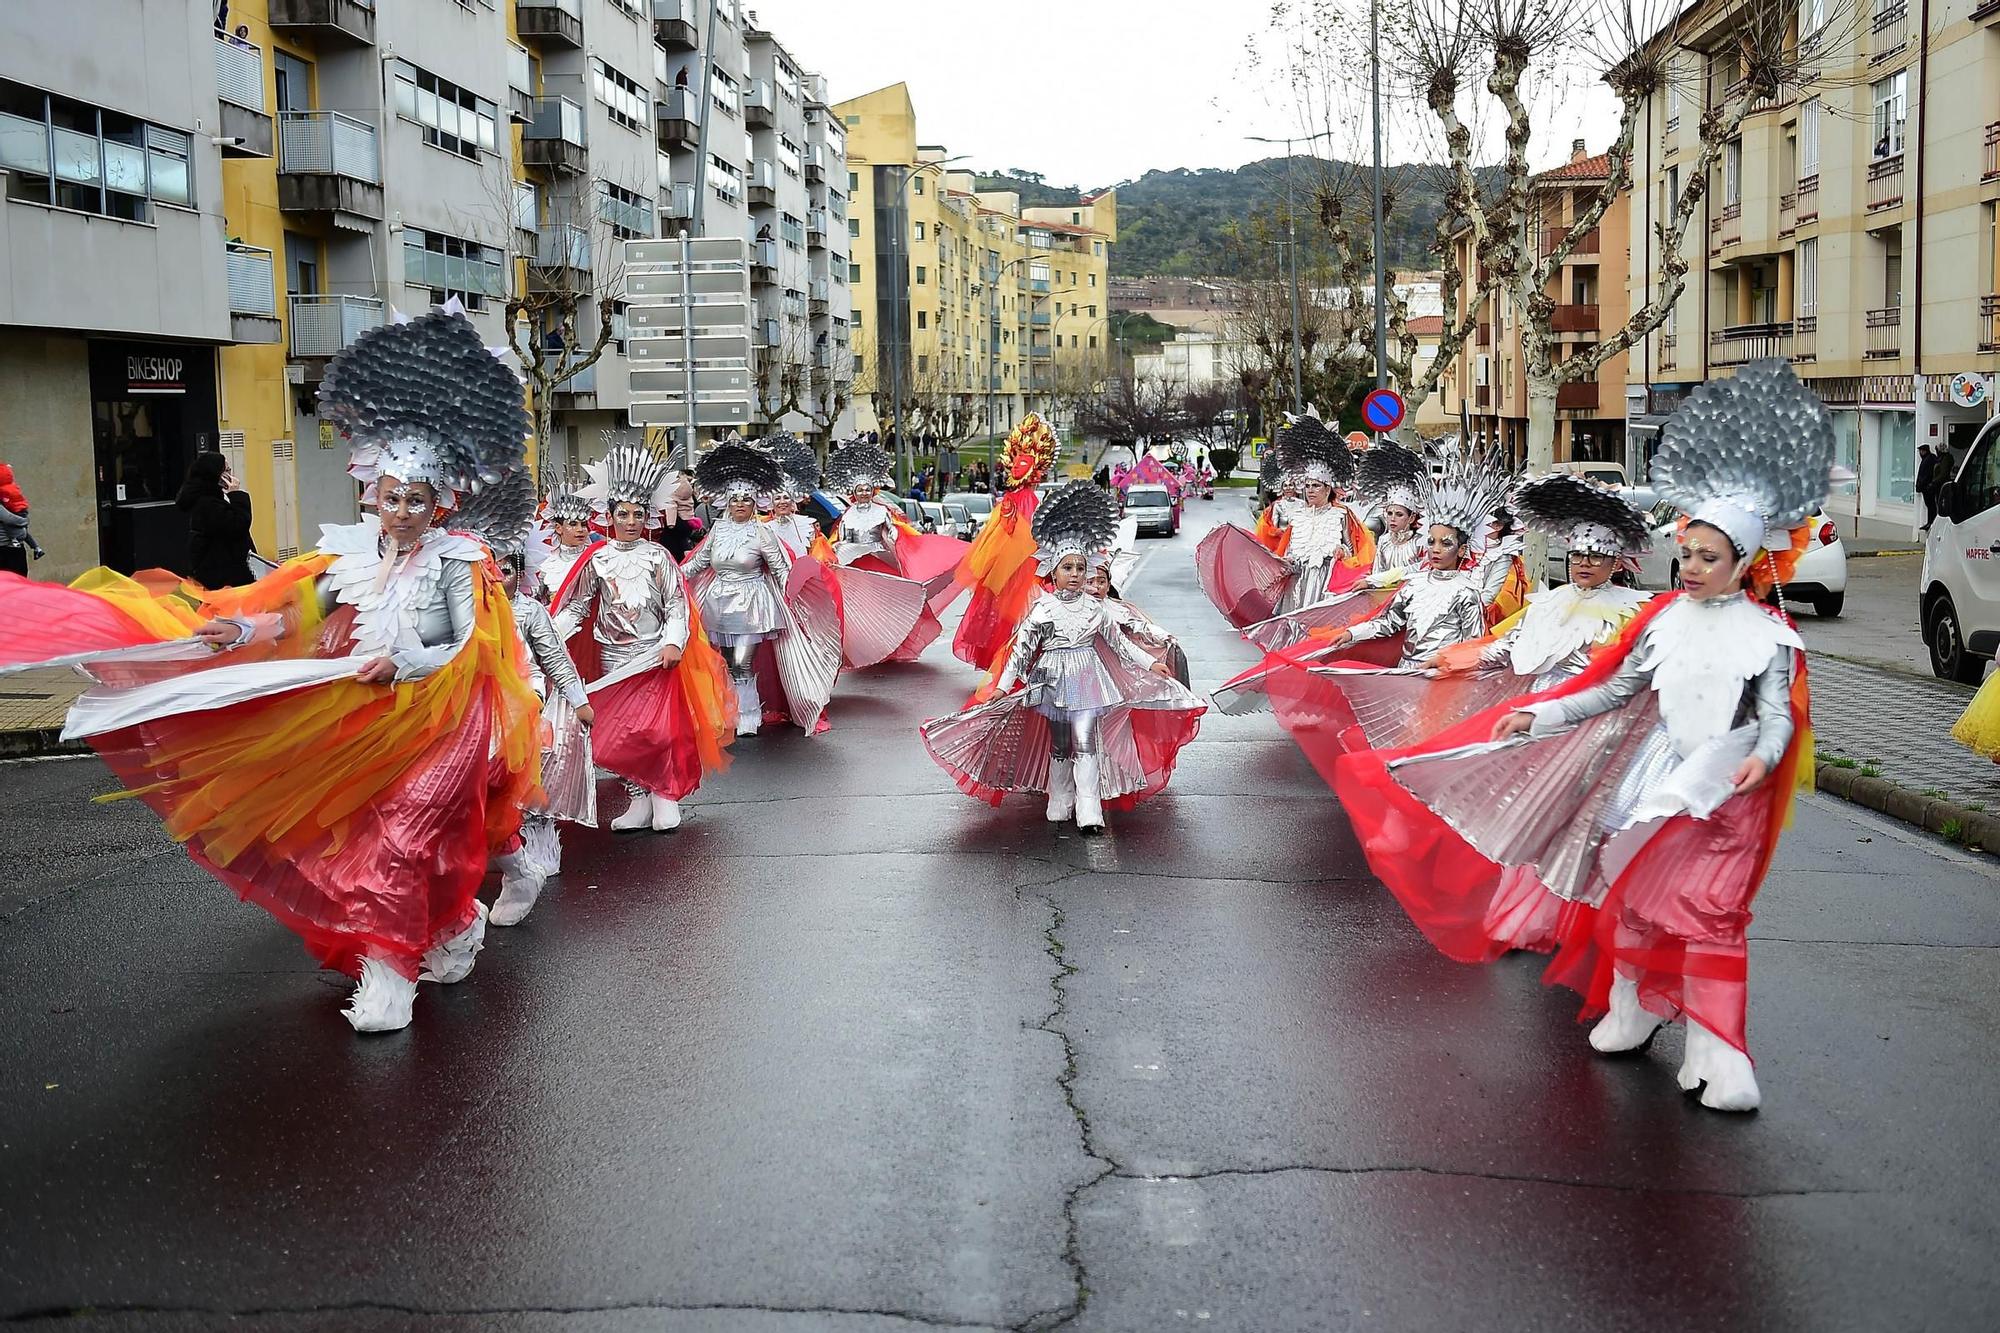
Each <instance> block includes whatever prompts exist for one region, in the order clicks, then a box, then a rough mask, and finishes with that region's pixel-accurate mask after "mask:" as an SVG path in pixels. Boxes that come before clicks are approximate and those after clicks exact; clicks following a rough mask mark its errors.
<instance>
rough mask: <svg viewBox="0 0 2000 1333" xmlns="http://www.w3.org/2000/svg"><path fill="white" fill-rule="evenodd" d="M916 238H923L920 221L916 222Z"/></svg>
mask: <svg viewBox="0 0 2000 1333" xmlns="http://www.w3.org/2000/svg"><path fill="white" fill-rule="evenodd" d="M917 239H918V240H920V241H921V240H922V239H924V224H923V223H921V222H919V223H918V224H917Z"/></svg>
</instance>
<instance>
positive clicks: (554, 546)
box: [535, 484, 604, 606]
mask: <svg viewBox="0 0 2000 1333" xmlns="http://www.w3.org/2000/svg"><path fill="white" fill-rule="evenodd" d="M542 517H543V521H544V522H546V523H547V524H548V527H549V537H550V543H549V550H548V555H547V557H546V558H544V559H543V560H542V561H541V562H540V563H539V564H538V565H537V566H536V568H535V575H536V577H537V579H538V580H539V581H540V583H541V585H542V591H543V594H544V597H545V600H546V601H547V603H548V604H549V605H551V606H554V605H555V604H557V603H558V602H560V601H561V600H562V598H563V596H564V594H566V593H567V592H568V591H569V581H570V579H571V577H572V576H574V575H575V573H576V570H577V567H578V566H579V565H580V564H582V563H583V560H584V558H585V557H586V556H588V555H589V554H590V552H591V551H592V550H593V549H595V548H596V547H597V546H598V545H599V544H601V543H602V542H603V540H604V539H603V538H602V537H599V536H598V535H597V534H596V533H594V532H592V531H591V530H590V501H588V500H586V499H584V498H583V497H582V496H581V495H578V494H577V493H576V488H575V487H574V486H570V485H567V484H565V485H563V486H560V487H558V488H557V489H555V490H554V491H551V492H550V494H549V497H548V499H547V500H545V501H544V502H543V505H542Z"/></svg>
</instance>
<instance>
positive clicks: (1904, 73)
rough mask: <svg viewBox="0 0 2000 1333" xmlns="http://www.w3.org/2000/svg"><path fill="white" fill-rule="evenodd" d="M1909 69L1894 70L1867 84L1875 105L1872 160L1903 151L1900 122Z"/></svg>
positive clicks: (1878, 159)
mask: <svg viewBox="0 0 2000 1333" xmlns="http://www.w3.org/2000/svg"><path fill="white" fill-rule="evenodd" d="M1909 77H1910V76H1909V71H1908V70H1897V71H1896V72H1895V73H1894V74H1891V75H1890V76H1889V77H1888V78H1886V79H1878V80H1877V81H1876V82H1875V83H1873V84H1871V85H1870V86H1869V92H1870V93H1871V94H1872V96H1873V101H1874V104H1875V127H1874V134H1875V153H1874V156H1875V159H1876V160H1877V161H1880V160H1882V159H1883V158H1890V157H1898V156H1901V154H1902V152H1903V122H1904V118H1905V116H1906V115H1907V108H1908V102H1907V98H1906V94H1907V91H1908V88H1909Z"/></svg>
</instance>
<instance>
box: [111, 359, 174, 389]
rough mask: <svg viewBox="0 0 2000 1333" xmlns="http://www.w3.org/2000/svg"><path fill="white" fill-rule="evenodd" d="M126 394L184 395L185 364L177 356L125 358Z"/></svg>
mask: <svg viewBox="0 0 2000 1333" xmlns="http://www.w3.org/2000/svg"><path fill="white" fill-rule="evenodd" d="M125 391H126V392H127V393H186V392H187V362H186V361H184V360H182V359H181V358H180V357H177V356H128V357H126V358H125Z"/></svg>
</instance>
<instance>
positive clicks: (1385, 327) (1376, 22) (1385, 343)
mask: <svg viewBox="0 0 2000 1333" xmlns="http://www.w3.org/2000/svg"><path fill="white" fill-rule="evenodd" d="M1381 44H1382V0H1370V2H1369V5H1368V99H1369V102H1370V104H1371V109H1372V117H1373V120H1374V124H1375V387H1376V388H1378V389H1384V388H1387V387H1388V385H1389V297H1388V293H1387V292H1386V290H1385V289H1384V283H1385V281H1386V279H1387V269H1386V267H1385V266H1384V263H1383V258H1384V256H1383V253H1382V246H1383V241H1382V55H1381Z"/></svg>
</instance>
